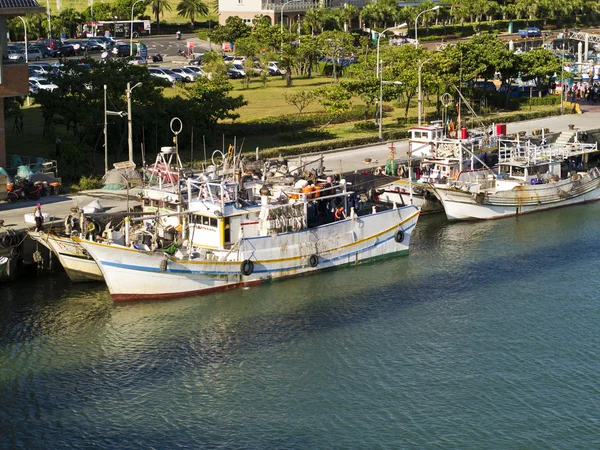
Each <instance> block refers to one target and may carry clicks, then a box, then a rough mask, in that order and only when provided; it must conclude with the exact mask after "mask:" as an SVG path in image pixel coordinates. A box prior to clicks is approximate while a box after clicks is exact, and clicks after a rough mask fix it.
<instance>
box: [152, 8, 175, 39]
mask: <svg viewBox="0 0 600 450" xmlns="http://www.w3.org/2000/svg"><path fill="white" fill-rule="evenodd" d="M150 6H151V7H152V14H154V16H155V17H156V32H157V33H160V16H164V15H165V11H166V12H169V11H171V10H172V9H173V8H172V7H171V5H170V4H169V1H168V0H151V1H150Z"/></svg>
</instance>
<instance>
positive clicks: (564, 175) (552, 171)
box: [432, 139, 600, 220]
mask: <svg viewBox="0 0 600 450" xmlns="http://www.w3.org/2000/svg"><path fill="white" fill-rule="evenodd" d="M597 151H598V145H597V144H588V143H582V142H572V143H569V144H557V143H552V144H547V143H545V142H544V141H543V140H542V142H541V143H539V144H536V143H533V142H532V141H531V140H528V141H525V142H523V141H520V140H518V139H517V140H502V141H500V147H499V151H498V168H497V170H491V169H487V170H477V171H463V172H461V173H460V174H459V175H458V177H457V179H456V180H454V181H451V182H450V183H448V184H447V185H444V186H442V185H432V187H433V189H434V191H435V193H436V195H437V196H438V197H439V198H440V200H441V202H442V204H443V205H444V210H445V211H446V215H447V217H448V220H478V219H497V218H501V217H509V216H515V215H519V214H526V213H533V212H538V211H543V210H547V209H552V208H558V207H562V206H568V205H574V204H578V203H584V202H591V201H596V200H598V199H600V171H599V170H598V168H596V167H594V168H592V169H591V170H587V171H585V170H581V168H580V169H579V170H572V169H573V167H570V168H568V167H567V168H565V167H563V166H565V163H569V162H570V163H571V166H573V164H572V163H573V162H575V163H576V164H575V165H576V166H577V165H579V166H581V165H582V163H583V162H584V161H585V160H587V158H588V155H589V154H591V153H595V152H597Z"/></svg>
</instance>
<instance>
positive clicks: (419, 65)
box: [418, 58, 433, 126]
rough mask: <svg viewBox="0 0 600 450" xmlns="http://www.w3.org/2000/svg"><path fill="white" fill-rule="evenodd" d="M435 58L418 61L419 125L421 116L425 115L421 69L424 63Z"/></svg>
mask: <svg viewBox="0 0 600 450" xmlns="http://www.w3.org/2000/svg"><path fill="white" fill-rule="evenodd" d="M432 59H433V58H429V59H426V60H425V61H423V62H421V60H419V61H418V67H419V72H418V78H419V90H418V110H419V111H418V114H419V119H418V125H419V126H421V117H422V116H423V89H422V86H421V71H422V70H423V64H425V63H427V62H429V61H431V60H432Z"/></svg>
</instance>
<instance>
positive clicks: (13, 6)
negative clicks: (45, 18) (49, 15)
mask: <svg viewBox="0 0 600 450" xmlns="http://www.w3.org/2000/svg"><path fill="white" fill-rule="evenodd" d="M44 11H45V8H44V7H42V6H40V5H39V3H38V2H37V1H36V0H0V16H18V15H22V14H30V13H36V12H44Z"/></svg>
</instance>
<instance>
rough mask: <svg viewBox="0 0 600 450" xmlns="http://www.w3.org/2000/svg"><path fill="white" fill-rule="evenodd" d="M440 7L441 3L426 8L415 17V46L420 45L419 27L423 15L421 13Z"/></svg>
mask: <svg viewBox="0 0 600 450" xmlns="http://www.w3.org/2000/svg"><path fill="white" fill-rule="evenodd" d="M438 9H440V5H437V6H434V7H433V8H431V9H426V10H425V11H421V12H420V13H419V14H417V17H416V18H415V47H418V46H419V38H418V35H417V27H418V25H419V17H421V15H422V14H425V13H426V12H431V11H437V10H438Z"/></svg>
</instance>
